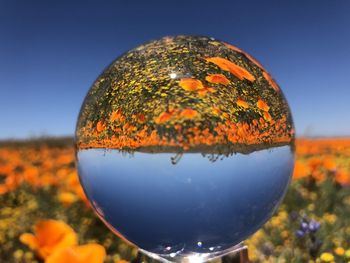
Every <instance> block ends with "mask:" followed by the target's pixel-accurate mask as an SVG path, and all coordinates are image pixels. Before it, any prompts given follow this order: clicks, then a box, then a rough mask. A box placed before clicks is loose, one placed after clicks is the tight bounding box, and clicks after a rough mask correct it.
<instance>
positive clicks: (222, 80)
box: [205, 74, 230, 85]
mask: <svg viewBox="0 0 350 263" xmlns="http://www.w3.org/2000/svg"><path fill="white" fill-rule="evenodd" d="M205 80H206V81H208V82H210V83H214V84H222V85H227V84H229V83H230V80H229V79H228V78H226V77H225V75H223V74H210V75H208V76H206V77H205Z"/></svg>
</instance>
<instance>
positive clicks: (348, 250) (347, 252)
mask: <svg viewBox="0 0 350 263" xmlns="http://www.w3.org/2000/svg"><path fill="white" fill-rule="evenodd" d="M345 257H347V258H350V249H347V250H346V251H345Z"/></svg>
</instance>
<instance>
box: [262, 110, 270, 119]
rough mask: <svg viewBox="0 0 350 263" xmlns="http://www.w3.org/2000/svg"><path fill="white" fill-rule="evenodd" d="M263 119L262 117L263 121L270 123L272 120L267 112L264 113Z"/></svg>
mask: <svg viewBox="0 0 350 263" xmlns="http://www.w3.org/2000/svg"><path fill="white" fill-rule="evenodd" d="M263 117H264V120H265V121H271V120H272V117H271V115H270V113H268V112H267V111H264V113H263Z"/></svg>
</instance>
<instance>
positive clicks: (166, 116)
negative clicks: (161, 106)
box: [154, 111, 173, 124]
mask: <svg viewBox="0 0 350 263" xmlns="http://www.w3.org/2000/svg"><path fill="white" fill-rule="evenodd" d="M172 116H173V115H172V114H171V113H169V112H166V111H165V112H162V113H161V114H160V115H159V116H158V117H156V118H154V122H155V123H157V124H161V123H164V122H167V121H169V120H170V119H171V117H172Z"/></svg>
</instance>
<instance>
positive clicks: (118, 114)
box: [109, 109, 125, 122]
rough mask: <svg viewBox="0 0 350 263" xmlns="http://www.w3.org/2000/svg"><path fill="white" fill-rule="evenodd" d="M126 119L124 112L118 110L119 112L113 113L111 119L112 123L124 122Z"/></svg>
mask: <svg viewBox="0 0 350 263" xmlns="http://www.w3.org/2000/svg"><path fill="white" fill-rule="evenodd" d="M124 119H125V117H124V116H123V114H122V110H121V109H118V110H117V111H113V112H112V113H111V115H110V117H109V120H110V121H112V122H113V121H120V122H122V121H123V120H124Z"/></svg>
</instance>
